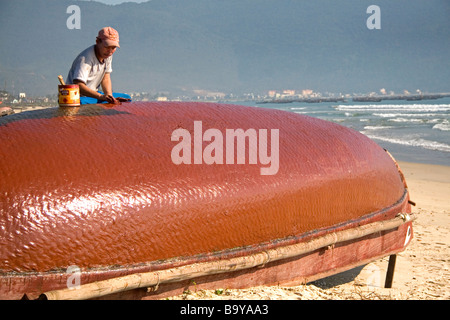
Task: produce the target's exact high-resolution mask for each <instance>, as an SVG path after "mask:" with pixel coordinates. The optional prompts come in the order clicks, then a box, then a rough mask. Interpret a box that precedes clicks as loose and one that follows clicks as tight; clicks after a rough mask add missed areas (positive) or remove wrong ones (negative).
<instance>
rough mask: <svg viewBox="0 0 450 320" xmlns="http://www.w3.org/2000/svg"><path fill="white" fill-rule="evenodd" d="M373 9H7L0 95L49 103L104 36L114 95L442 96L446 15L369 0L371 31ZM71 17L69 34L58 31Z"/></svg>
mask: <svg viewBox="0 0 450 320" xmlns="http://www.w3.org/2000/svg"><path fill="white" fill-rule="evenodd" d="M372 2H373V1H365V0H363V1H361V0H358V1H355V0H349V1H345V2H341V1H339V2H336V1H332V0H318V1H314V2H311V3H310V2H306V1H295V0H279V1H271V0H258V1H255V0H229V1H220V0H191V1H182V0H152V1H149V2H144V3H139V4H137V3H122V4H118V5H114V6H112V5H105V4H102V3H98V2H93V1H74V0H62V1H56V0H14V1H11V0H5V1H2V2H1V4H0V9H1V11H2V12H3V14H2V15H3V17H2V19H1V20H0V30H1V31H0V43H2V46H1V47H0V88H1V89H4V88H3V87H4V86H5V82H6V89H7V90H8V91H11V89H13V90H15V91H16V93H17V92H18V91H26V92H31V93H34V94H38V93H41V94H42V95H44V94H48V93H54V92H55V91H56V85H57V78H56V77H57V75H58V74H62V75H63V76H64V77H66V75H67V72H68V70H69V68H70V65H71V64H72V61H73V59H74V58H75V57H76V55H78V53H79V52H81V51H82V50H83V49H85V48H86V47H88V46H89V45H92V44H94V43H95V36H96V34H97V32H98V30H99V29H101V28H102V27H104V26H108V25H110V26H112V27H114V28H116V29H117V30H118V31H119V33H120V40H121V42H120V43H121V48H120V49H119V50H117V51H116V53H115V54H114V59H113V73H112V77H113V85H114V89H115V90H116V91H122V92H130V91H147V92H160V91H168V92H173V93H175V92H176V93H183V92H186V93H191V92H193V91H194V90H209V91H221V92H235V93H245V92H267V90H281V89H295V90H301V89H313V90H315V91H329V92H368V91H378V90H379V89H381V88H386V90H388V91H389V90H393V91H396V92H398V91H401V90H403V89H408V90H415V89H421V90H423V91H430V92H433V91H434V92H436V91H450V90H449V88H448V78H449V77H450V61H449V60H450V59H448V58H447V54H446V52H447V53H448V52H449V49H450V43H449V41H448V39H450V38H449V36H450V23H449V22H448V19H447V17H448V16H450V5H448V4H446V3H443V2H442V1H438V0H432V1H427V2H425V1H421V0H411V1H405V0H396V1H389V0H378V1H376V2H377V5H378V6H379V7H380V8H381V29H380V30H369V29H368V28H367V26H366V20H367V19H368V17H369V16H370V14H367V13H366V10H367V8H368V7H369V6H370V5H372V4H373V3H372ZM70 5H77V6H78V7H79V8H80V11H81V29H79V30H78V29H68V28H67V26H66V21H67V19H68V18H69V16H70V14H68V13H67V12H66V10H67V7H69V6H70ZM12 84H14V87H12Z"/></svg>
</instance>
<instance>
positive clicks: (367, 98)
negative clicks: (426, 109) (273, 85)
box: [256, 93, 450, 104]
mask: <svg viewBox="0 0 450 320" xmlns="http://www.w3.org/2000/svg"><path fill="white" fill-rule="evenodd" d="M445 97H450V93H427V94H403V95H364V96H355V97H353V98H351V100H352V101H354V102H381V101H383V100H406V101H420V100H436V99H441V98H445ZM292 102H306V103H321V102H347V99H346V98H333V97H313V98H280V99H278V98H277V99H267V100H261V101H257V102H256V103H257V104H264V103H292Z"/></svg>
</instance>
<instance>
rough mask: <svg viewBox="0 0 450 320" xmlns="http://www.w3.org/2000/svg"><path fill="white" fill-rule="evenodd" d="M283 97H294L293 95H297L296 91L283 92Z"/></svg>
mask: <svg viewBox="0 0 450 320" xmlns="http://www.w3.org/2000/svg"><path fill="white" fill-rule="evenodd" d="M283 95H285V96H293V95H295V90H283Z"/></svg>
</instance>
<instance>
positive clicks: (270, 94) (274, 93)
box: [267, 90, 277, 98]
mask: <svg viewBox="0 0 450 320" xmlns="http://www.w3.org/2000/svg"><path fill="white" fill-rule="evenodd" d="M276 94H277V92H276V91H275V90H270V91H269V92H268V93H267V95H268V96H269V97H270V98H273V97H275V96H276Z"/></svg>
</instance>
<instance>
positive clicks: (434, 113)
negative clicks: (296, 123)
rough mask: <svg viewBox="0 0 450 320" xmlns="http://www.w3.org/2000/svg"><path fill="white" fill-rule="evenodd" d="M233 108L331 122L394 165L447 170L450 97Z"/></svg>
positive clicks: (251, 104)
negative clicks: (371, 145)
mask: <svg viewBox="0 0 450 320" xmlns="http://www.w3.org/2000/svg"><path fill="white" fill-rule="evenodd" d="M236 104H241V105H247V106H255V107H260V108H270V109H278V110H284V111H288V112H293V113H298V114H303V115H307V116H311V117H316V118H319V119H323V120H327V121H331V122H335V123H338V124H340V125H343V126H345V127H348V128H352V129H354V130H357V131H359V132H361V133H362V134H364V135H366V136H367V137H369V138H370V139H372V140H373V141H375V142H376V143H377V144H378V145H380V146H381V147H382V148H384V149H386V150H388V151H389V153H391V154H392V156H393V157H394V158H395V159H396V160H398V161H406V162H416V163H426V164H437V165H446V166H450V97H445V98H440V99H433V100H418V101H407V100H385V101H380V102H360V101H352V100H351V99H349V100H348V101H346V102H341V101H339V102H321V103H308V102H290V103H263V104H258V103H257V102H256V101H245V102H242V103H236ZM280 129H281V128H280Z"/></svg>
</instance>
